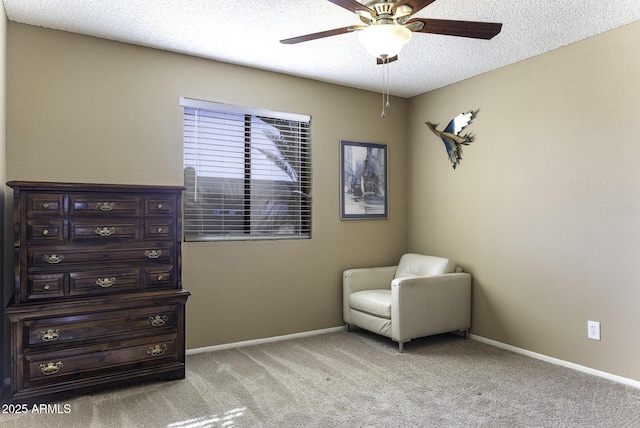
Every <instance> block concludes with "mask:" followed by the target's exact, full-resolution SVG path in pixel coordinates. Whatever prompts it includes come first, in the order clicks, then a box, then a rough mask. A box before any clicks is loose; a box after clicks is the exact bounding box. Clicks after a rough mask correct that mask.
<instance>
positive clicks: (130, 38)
mask: <svg viewBox="0 0 640 428" xmlns="http://www.w3.org/2000/svg"><path fill="white" fill-rule="evenodd" d="M3 2H4V6H5V9H6V12H7V16H8V18H9V20H10V21H15V22H20V23H25V24H31V25H37V26H42V27H46V28H52V29H57V30H63V31H69V32H73V33H79V34H86V35H90V36H95V37H101V38H104V39H110V40H117V41H121V42H126V43H132V44H136V45H141V46H148V47H152V48H157V49H164V50H167V51H173V52H180V53H185V54H189V55H194V56H199V57H203V58H208V59H213V60H217V61H223V62H228V63H233V64H240V65H246V66H250V67H255V68H260V69H265V70H271V71H277V72H281V73H286V74H291V75H295V76H302V77H307V78H311V79H315V80H320V81H325V82H330V83H336V84H340V85H345V86H350V87H355V88H361V89H368V90H372V91H379V90H380V89H381V86H382V69H381V67H380V66H377V65H376V64H375V59H374V58H372V57H370V56H369V55H368V54H367V53H366V51H365V50H364V48H363V47H362V46H361V45H360V44H359V43H358V41H357V39H356V35H355V34H351V33H350V34H343V35H338V36H333V37H328V38H325V39H321V40H315V41H311V42H306V43H301V44H297V45H283V44H280V43H279V40H281V39H285V38H289V37H294V36H299V35H303V34H308V33H314V32H318V31H323V30H328V29H333V28H339V27H346V26H349V25H353V24H358V23H360V22H359V20H358V19H357V17H356V15H355V14H353V13H351V12H349V11H347V10H346V9H343V8H341V7H339V6H336V5H334V4H332V3H330V2H329V1H327V0H229V1H222V0H3ZM362 2H365V1H364V0H362ZM415 16H416V17H421V18H440V19H456V20H470V21H491V22H502V23H503V27H502V32H501V33H500V34H498V35H497V36H496V37H495V38H493V39H492V40H489V41H486V40H474V39H466V38H461V37H451V36H441V35H432V34H414V35H413V38H412V39H411V41H410V42H409V43H408V44H407V45H406V46H405V47H404V49H403V50H402V52H401V53H400V59H399V60H398V61H396V62H393V63H391V65H390V79H391V84H390V92H391V94H393V95H398V96H402V97H411V96H414V95H418V94H421V93H424V92H427V91H430V90H433V89H436V88H439V87H443V86H446V85H449V84H452V83H455V82H459V81H461V80H464V79H467V78H469V77H473V76H475V75H478V74H481V73H484V72H487V71H490V70H494V69H496V68H499V67H503V66H505V65H508V64H512V63H514V62H517V61H521V60H523V59H526V58H529V57H532V56H535V55H539V54H542V53H544V52H548V51H550V50H553V49H556V48H558V47H561V46H564V45H567V44H570V43H573V42H575V41H578V40H582V39H585V38H587V37H590V36H593V35H595V34H598V33H601V32H604V31H607V30H610V29H613V28H617V27H619V26H622V25H625V24H628V23H631V22H635V21H638V20H640V0H483V1H477V0H476V1H472V0H437V1H435V2H434V3H433V4H431V5H430V6H427V7H426V8H424V9H423V10H422V11H420V12H419V13H418V14H416V15H415Z"/></svg>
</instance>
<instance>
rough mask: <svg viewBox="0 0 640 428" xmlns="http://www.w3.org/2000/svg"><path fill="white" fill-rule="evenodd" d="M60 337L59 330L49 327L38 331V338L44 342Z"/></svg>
mask: <svg viewBox="0 0 640 428" xmlns="http://www.w3.org/2000/svg"><path fill="white" fill-rule="evenodd" d="M59 337H60V330H53V329H51V328H50V329H49V330H47V331H44V330H43V331H41V332H40V333H38V339H40V340H43V341H45V342H51V341H53V340H56V339H58V338H59Z"/></svg>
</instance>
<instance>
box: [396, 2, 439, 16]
mask: <svg viewBox="0 0 640 428" xmlns="http://www.w3.org/2000/svg"><path fill="white" fill-rule="evenodd" d="M434 1H436V0H400V1H399V2H398V3H396V5H395V6H393V13H394V14H395V13H396V10H398V8H399V7H400V6H409V7H411V15H413V14H415V13H417V12H419V11H420V10H422V9H424V8H425V7H427V6H429V5H430V4H431V3H433V2H434Z"/></svg>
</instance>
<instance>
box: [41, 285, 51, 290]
mask: <svg viewBox="0 0 640 428" xmlns="http://www.w3.org/2000/svg"><path fill="white" fill-rule="evenodd" d="M42 288H44V289H45V290H48V289H50V288H51V286H50V285H49V284H45V285H44V286H43V287H42Z"/></svg>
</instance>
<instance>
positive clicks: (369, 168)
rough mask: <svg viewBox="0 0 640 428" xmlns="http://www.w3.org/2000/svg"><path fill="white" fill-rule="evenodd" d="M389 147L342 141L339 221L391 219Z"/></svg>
mask: <svg viewBox="0 0 640 428" xmlns="http://www.w3.org/2000/svg"><path fill="white" fill-rule="evenodd" d="M388 184H389V177H388V160H387V145H386V144H378V143H366V142H357V141H347V140H341V141H340V220H359V219H387V218H389V191H388V188H389V187H388Z"/></svg>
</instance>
